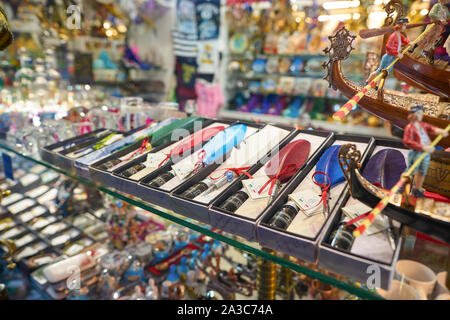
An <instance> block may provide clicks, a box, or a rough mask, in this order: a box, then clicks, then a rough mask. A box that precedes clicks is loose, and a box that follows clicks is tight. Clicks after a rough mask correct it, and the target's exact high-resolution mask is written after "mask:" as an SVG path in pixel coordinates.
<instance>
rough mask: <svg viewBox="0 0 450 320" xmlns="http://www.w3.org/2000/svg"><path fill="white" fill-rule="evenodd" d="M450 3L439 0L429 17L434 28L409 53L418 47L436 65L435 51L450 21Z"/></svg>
mask: <svg viewBox="0 0 450 320" xmlns="http://www.w3.org/2000/svg"><path fill="white" fill-rule="evenodd" d="M448 1H449V0H438V3H436V4H435V5H434V6H433V8H431V10H430V13H429V14H428V17H430V19H431V22H433V23H434V26H433V27H432V29H431V30H430V31H429V32H428V33H427V34H425V36H424V37H423V38H422V39H421V40H420V41H418V42H417V43H416V44H415V45H414V47H412V48H411V49H410V50H409V52H410V53H412V52H414V50H415V49H416V48H417V47H420V48H421V49H422V50H423V53H428V59H429V62H430V63H431V64H433V63H434V50H435V49H436V48H437V47H438V46H439V45H438V44H437V43H438V42H439V40H440V38H441V35H442V31H444V26H445V24H446V23H447V21H448V20H449V19H450V12H449V10H448V8H447V6H446V4H447V3H448Z"/></svg>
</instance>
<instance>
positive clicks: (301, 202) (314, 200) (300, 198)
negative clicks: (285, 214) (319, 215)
mask: <svg viewBox="0 0 450 320" xmlns="http://www.w3.org/2000/svg"><path fill="white" fill-rule="evenodd" d="M289 199H290V200H292V201H294V202H295V203H296V204H297V206H298V207H299V208H300V209H301V210H302V211H303V212H304V213H305V214H306V215H307V216H308V217H309V216H312V215H313V214H315V212H316V211H317V209H318V208H319V209H322V207H321V206H319V203H320V196H319V195H318V194H317V192H314V191H312V190H304V191H300V192H296V193H293V194H290V195H289Z"/></svg>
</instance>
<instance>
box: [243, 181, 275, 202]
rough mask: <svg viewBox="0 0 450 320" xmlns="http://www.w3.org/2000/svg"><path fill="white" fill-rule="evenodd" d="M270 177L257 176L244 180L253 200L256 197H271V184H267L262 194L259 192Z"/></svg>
mask: <svg viewBox="0 0 450 320" xmlns="http://www.w3.org/2000/svg"><path fill="white" fill-rule="evenodd" d="M267 181H268V178H266V177H262V178H255V179H248V180H244V181H242V184H243V185H244V187H245V189H246V190H247V193H248V195H249V196H250V198H252V199H253V200H256V199H263V198H268V197H269V190H270V186H267V187H266V188H265V189H264V191H263V192H261V194H259V193H258V192H259V190H261V188H262V187H263V186H264V185H265V184H266V183H267Z"/></svg>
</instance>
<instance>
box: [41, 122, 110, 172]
mask: <svg viewBox="0 0 450 320" xmlns="http://www.w3.org/2000/svg"><path fill="white" fill-rule="evenodd" d="M102 132H105V134H103V135H102V134H101V133H102ZM96 134H99V137H98V138H95V139H93V140H88V141H86V140H85V139H87V138H89V137H91V136H93V135H96ZM107 135H108V134H107V133H106V130H105V129H97V130H95V131H92V132H89V133H85V134H82V135H81V136H77V137H74V138H71V139H68V140H64V141H61V142H58V143H54V144H52V145H49V146H45V147H43V148H40V149H39V151H40V154H41V158H42V160H44V161H46V162H49V163H51V164H53V165H55V166H57V167H59V168H61V169H63V170H67V171H73V170H74V168H75V159H72V158H69V157H67V156H66V154H67V153H69V150H73V147H72V148H68V149H66V150H65V149H63V150H60V149H61V148H62V147H63V146H65V145H67V144H70V143H72V142H73V143H77V142H80V144H79V146H81V147H87V146H89V145H91V144H94V143H96V142H98V141H100V140H101V139H102V138H104V137H106V136H107ZM82 141H84V142H82Z"/></svg>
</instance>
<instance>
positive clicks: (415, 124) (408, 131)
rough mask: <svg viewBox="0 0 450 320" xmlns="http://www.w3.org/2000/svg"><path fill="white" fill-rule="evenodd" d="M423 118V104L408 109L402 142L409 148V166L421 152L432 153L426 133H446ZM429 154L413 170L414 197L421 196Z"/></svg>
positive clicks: (445, 134)
mask: <svg viewBox="0 0 450 320" xmlns="http://www.w3.org/2000/svg"><path fill="white" fill-rule="evenodd" d="M422 119H423V106H414V107H412V108H411V109H410V110H409V116H408V121H409V124H408V125H407V126H406V127H405V132H404V134H403V144H404V145H405V146H407V147H408V148H410V149H411V150H410V152H409V154H408V163H409V167H410V166H411V165H412V164H413V163H414V162H415V161H416V160H417V159H418V158H419V157H420V156H421V154H422V152H428V153H433V152H434V150H435V149H434V147H433V146H431V145H430V144H431V140H430V138H429V136H428V133H436V134H442V135H443V136H444V137H446V136H447V135H448V133H447V132H446V131H445V130H443V129H441V128H437V127H435V126H432V125H430V124H428V123H426V122H422ZM430 158H431V157H430V155H429V154H427V155H426V156H425V158H424V159H423V161H422V162H421V163H420V165H419V166H418V167H417V168H416V169H415V170H414V172H413V174H414V175H415V176H414V184H415V190H414V195H415V196H416V197H421V196H423V192H424V189H423V182H424V179H425V175H426V174H427V171H428V167H429V166H430Z"/></svg>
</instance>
